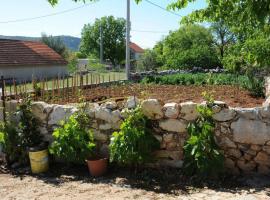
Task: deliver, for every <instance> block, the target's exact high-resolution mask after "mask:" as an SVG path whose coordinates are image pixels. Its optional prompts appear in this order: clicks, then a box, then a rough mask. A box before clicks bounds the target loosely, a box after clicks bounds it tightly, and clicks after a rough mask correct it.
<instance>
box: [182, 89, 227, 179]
mask: <svg viewBox="0 0 270 200" xmlns="http://www.w3.org/2000/svg"><path fill="white" fill-rule="evenodd" d="M204 95H206V94H204ZM205 97H206V100H207V103H206V105H200V106H198V107H197V111H198V113H199V114H200V116H199V118H198V119H197V120H196V122H193V123H190V124H189V125H188V134H189V138H188V140H187V141H186V144H185V146H184V155H185V157H184V172H185V173H186V174H188V175H198V176H200V177H204V178H206V177H208V176H216V175H219V174H220V173H221V172H222V171H223V161H224V157H223V155H222V154H221V153H220V151H219V148H218V146H217V145H216V143H215V139H214V128H215V124H214V121H213V114H214V112H213V109H212V107H213V103H214V101H213V98H212V97H210V96H207V95H206V96H205Z"/></svg>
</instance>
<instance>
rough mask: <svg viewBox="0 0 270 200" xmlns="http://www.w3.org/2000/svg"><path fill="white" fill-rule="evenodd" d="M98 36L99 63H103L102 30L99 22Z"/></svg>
mask: <svg viewBox="0 0 270 200" xmlns="http://www.w3.org/2000/svg"><path fill="white" fill-rule="evenodd" d="M99 37H100V44H99V45H100V48H99V57H100V63H101V64H103V30H102V25H101V22H100V24H99Z"/></svg>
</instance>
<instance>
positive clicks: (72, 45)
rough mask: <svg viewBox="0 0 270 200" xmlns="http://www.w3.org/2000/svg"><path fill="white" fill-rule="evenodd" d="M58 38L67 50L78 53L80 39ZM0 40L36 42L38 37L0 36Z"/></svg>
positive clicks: (65, 36) (62, 36) (66, 36)
mask: <svg viewBox="0 0 270 200" xmlns="http://www.w3.org/2000/svg"><path fill="white" fill-rule="evenodd" d="M55 37H60V38H61V39H62V40H63V42H64V44H65V45H66V46H67V48H69V49H70V50H71V51H78V50H79V46H80V42H81V39H80V38H77V37H73V36H68V35H60V36H55ZM0 39H11V40H27V41H38V40H40V37H27V36H4V35H0Z"/></svg>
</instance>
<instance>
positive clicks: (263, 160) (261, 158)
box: [254, 151, 270, 166]
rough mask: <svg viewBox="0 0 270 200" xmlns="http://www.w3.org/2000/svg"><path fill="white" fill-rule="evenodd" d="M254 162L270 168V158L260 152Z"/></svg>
mask: <svg viewBox="0 0 270 200" xmlns="http://www.w3.org/2000/svg"><path fill="white" fill-rule="evenodd" d="M254 161H255V162H256V163H258V164H261V165H267V166H270V156H269V155H268V154H267V153H265V152H262V151H261V152H259V153H258V155H257V156H256V157H255V158H254Z"/></svg>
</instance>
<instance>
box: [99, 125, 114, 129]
mask: <svg viewBox="0 0 270 200" xmlns="http://www.w3.org/2000/svg"><path fill="white" fill-rule="evenodd" d="M111 128H112V125H111V124H109V123H106V124H100V125H99V129H100V130H110V129H111Z"/></svg>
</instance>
